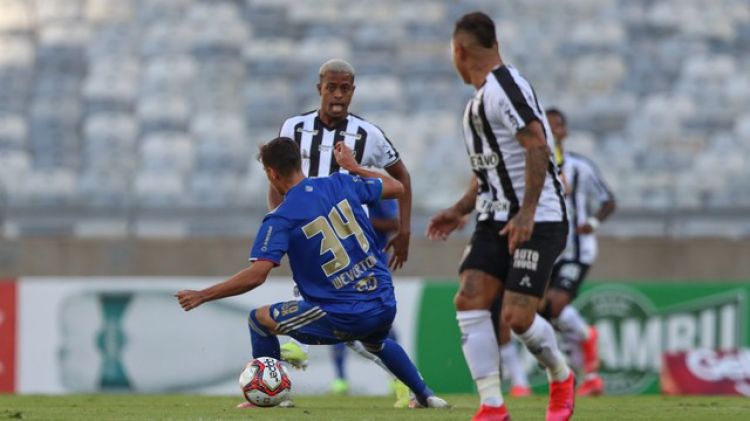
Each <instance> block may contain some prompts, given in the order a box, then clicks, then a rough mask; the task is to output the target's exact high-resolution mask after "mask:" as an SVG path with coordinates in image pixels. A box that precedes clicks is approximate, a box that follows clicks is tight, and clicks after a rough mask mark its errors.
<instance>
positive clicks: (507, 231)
mask: <svg viewBox="0 0 750 421" xmlns="http://www.w3.org/2000/svg"><path fill="white" fill-rule="evenodd" d="M533 231H534V214H533V213H529V212H524V211H523V210H522V211H520V212H518V213H517V214H516V216H514V217H513V218H511V219H510V221H508V223H507V224H505V227H503V229H502V230H500V235H507V236H508V252H509V253H510V255H511V256H512V255H513V253H515V252H516V249H517V248H518V247H520V246H521V245H522V244H523V243H525V242H527V241H529V239H530V238H531V233H532V232H533Z"/></svg>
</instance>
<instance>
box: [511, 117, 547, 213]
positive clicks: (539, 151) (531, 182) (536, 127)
mask: <svg viewBox="0 0 750 421" xmlns="http://www.w3.org/2000/svg"><path fill="white" fill-rule="evenodd" d="M541 130H543V129H542V128H541V124H539V123H538V122H532V123H530V124H529V125H528V126H526V127H524V128H523V129H522V130H521V131H519V132H518V133H517V134H516V136H517V138H518V140H519V141H520V142H521V145H523V147H524V148H526V173H525V181H526V186H525V190H524V195H523V203H522V205H521V206H522V207H523V208H524V209H528V210H532V211H534V210H536V206H537V204H538V203H539V196H540V195H541V193H542V188H543V187H544V180H545V179H546V177H547V166H548V165H549V156H550V150H549V146H547V142H546V141H545V139H544V134H543V133H542V132H541Z"/></svg>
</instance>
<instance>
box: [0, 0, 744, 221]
mask: <svg viewBox="0 0 750 421" xmlns="http://www.w3.org/2000/svg"><path fill="white" fill-rule="evenodd" d="M470 9H482V10H484V11H486V12H488V13H490V14H491V15H492V16H493V17H494V18H495V19H496V21H497V23H498V31H499V38H500V41H501V48H502V53H503V55H504V57H505V59H506V61H507V62H509V63H511V64H514V65H516V66H517V67H519V68H521V69H522V70H523V71H524V73H525V74H526V75H527V76H528V77H529V79H530V80H532V81H534V83H535V88H536V90H537V92H539V94H540V96H541V97H542V99H543V100H544V101H545V103H546V104H547V105H556V106H558V107H560V108H562V109H564V110H566V112H567V113H568V115H569V119H570V125H571V127H572V129H573V133H572V134H571V139H570V141H569V144H570V147H571V149H578V150H579V151H581V152H584V153H586V154H588V155H590V156H592V157H593V158H594V159H595V160H596V161H598V162H600V163H602V165H601V168H602V171H603V172H604V173H605V174H604V176H605V178H606V179H607V180H609V181H610V183H611V184H612V188H613V190H614V191H615V192H616V193H617V195H618V202H619V203H620V205H621V207H622V208H623V209H626V210H627V209H650V210H654V211H671V210H700V209H706V208H717V209H728V208H736V207H738V206H750V181H749V180H750V165H747V158H746V157H747V156H750V154H749V152H750V114H748V111H747V110H750V60H748V54H747V53H748V50H750V9H749V8H748V7H747V2H746V1H744V0H716V1H714V2H712V3H711V7H710V8H706V7H705V2H703V1H700V0H680V1H677V0H665V1H660V2H653V1H649V0H632V1H631V0H629V1H618V0H596V1H594V0H575V1H570V2H564V4H563V3H561V2H557V1H555V0H538V1H533V2H524V1H503V2H491V1H479V0H472V1H467V2H460V3H456V2H452V1H447V0H446V1H437V2H436V1H415V2H408V3H403V2H399V1H397V0H386V1H380V2H377V3H375V4H372V3H369V2H368V3H366V2H357V1H345V0H335V1H332V0H327V1H319V0H311V1H305V2H298V1H292V0H283V1H282V0H273V1H272V0H246V1H242V0H217V1H203V0H120V1H107V0H66V1H64V2H61V1H57V0H36V1H33V2H27V1H23V0H0V10H2V13H0V182H1V183H2V185H3V186H4V192H5V195H6V196H7V197H6V200H4V202H5V203H7V206H8V207H9V208H8V214H10V215H12V214H13V213H14V212H16V211H19V210H24V212H26V211H29V210H30V211H33V212H41V213H44V212H53V213H54V212H57V211H58V210H59V209H60V207H66V206H67V207H74V208H78V209H99V208H101V209H122V208H123V207H132V208H134V209H136V213H137V212H138V210H139V209H150V208H157V209H158V208H178V209H203V208H209V209H225V208H232V207H237V208H251V209H254V210H256V211H261V210H262V209H263V207H264V205H265V200H264V197H265V188H264V187H263V186H264V182H263V178H262V177H263V173H262V172H261V171H258V168H257V166H256V165H255V164H254V163H253V162H252V161H253V160H254V156H255V150H256V145H257V144H258V143H259V142H262V141H265V140H267V139H268V138H270V137H272V136H274V135H275V134H276V133H277V131H278V128H279V125H280V123H281V122H282V121H283V120H284V118H285V117H287V116H289V115H293V114H296V113H298V112H300V111H305V110H307V109H313V108H316V106H317V104H318V96H317V92H316V91H315V82H316V72H317V69H318V66H319V65H320V63H321V62H322V61H324V60H325V59H327V58H330V57H334V56H339V57H343V58H346V59H348V60H350V61H351V62H352V63H353V64H354V65H355V67H356V68H357V70H358V73H359V75H358V78H357V85H358V88H357V93H356V94H355V98H354V103H353V111H354V112H355V113H361V114H363V115H365V116H367V117H368V118H369V119H370V120H372V121H375V122H377V123H378V124H379V125H381V126H382V127H383V129H384V130H385V132H386V133H387V134H388V135H389V137H390V138H391V139H392V140H393V141H394V143H395V144H396V145H397V147H398V148H399V150H400V151H401V153H402V155H403V157H404V159H405V161H406V163H407V165H408V167H409V168H410V170H411V172H412V173H413V174H415V176H413V182H414V190H415V197H416V198H415V202H414V203H415V209H416V211H417V213H418V214H419V213H420V212H421V213H423V214H424V213H428V212H430V211H431V210H434V209H436V208H438V207H441V206H444V205H446V204H447V203H449V202H450V201H451V200H453V198H455V197H456V196H457V195H458V194H459V192H460V191H462V190H463V188H464V185H465V177H466V176H465V174H467V172H468V166H467V163H466V160H465V159H464V158H463V157H460V156H457V155H456V150H457V148H460V147H461V146H460V145H461V141H460V139H461V135H460V120H459V115H460V112H461V111H462V109H463V106H464V104H465V100H466V98H467V97H468V95H469V94H470V92H471V90H470V89H468V88H467V87H465V86H463V85H462V84H461V83H460V82H459V81H458V78H457V77H456V76H455V74H454V71H453V69H452V66H451V63H450V60H449V50H448V46H447V41H448V39H449V35H450V30H451V28H452V22H453V21H454V20H455V19H456V18H457V17H458V16H460V15H461V14H462V13H464V12H465V11H467V10H470ZM519 22H535V25H536V26H537V27H538V28H544V30H543V31H530V30H526V29H527V28H521V27H519V25H520V23H519ZM530 46H533V48H530ZM435 186H440V188H439V189H436V188H435Z"/></svg>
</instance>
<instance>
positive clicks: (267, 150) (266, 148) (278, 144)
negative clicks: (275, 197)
mask: <svg viewBox="0 0 750 421" xmlns="http://www.w3.org/2000/svg"><path fill="white" fill-rule="evenodd" d="M258 160H259V161H260V163H261V164H263V169H264V170H265V171H266V176H267V177H268V181H269V182H271V185H273V186H274V187H275V188H276V190H278V191H279V192H281V193H285V189H284V188H283V186H284V185H285V184H286V182H287V181H288V180H289V179H291V178H293V177H294V176H296V175H300V174H302V158H301V157H300V152H299V146H297V143H296V142H295V141H294V140H292V139H290V138H288V137H277V138H276V139H274V140H272V141H270V142H268V143H266V144H265V145H262V146H261V147H260V152H258Z"/></svg>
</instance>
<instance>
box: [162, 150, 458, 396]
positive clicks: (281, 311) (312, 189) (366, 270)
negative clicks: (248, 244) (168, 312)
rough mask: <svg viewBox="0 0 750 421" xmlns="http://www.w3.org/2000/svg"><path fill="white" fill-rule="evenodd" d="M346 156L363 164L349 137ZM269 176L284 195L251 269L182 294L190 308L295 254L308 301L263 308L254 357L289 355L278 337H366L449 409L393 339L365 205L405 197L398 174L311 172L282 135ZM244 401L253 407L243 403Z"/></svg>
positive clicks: (267, 158) (251, 283) (392, 305)
mask: <svg viewBox="0 0 750 421" xmlns="http://www.w3.org/2000/svg"><path fill="white" fill-rule="evenodd" d="M336 154H337V155H340V156H341V159H342V160H343V161H344V162H350V161H353V157H352V152H351V150H349V149H348V148H346V147H345V145H343V144H339V145H337V146H336ZM260 161H261V163H262V164H263V167H264V170H265V172H266V176H267V177H268V180H269V182H270V183H271V184H272V185H273V186H274V188H275V189H277V191H278V192H280V193H281V194H283V195H284V200H283V201H282V203H281V204H280V205H279V206H278V207H277V208H276V209H275V210H273V211H271V212H270V213H268V214H267V215H266V217H265V218H264V219H263V223H262V225H261V227H260V229H259V230H258V235H257V236H256V239H255V243H254V244H253V248H252V250H251V252H250V261H251V262H252V263H251V264H250V266H249V267H248V268H246V269H243V270H242V271H240V272H238V273H237V274H235V275H234V276H232V277H231V278H229V279H228V280H226V281H224V282H221V283H219V284H216V285H214V286H212V287H209V288H207V289H204V290H201V291H191V290H183V291H179V292H178V293H177V294H176V297H177V299H178V300H179V303H180V305H181V306H182V307H183V308H184V309H185V310H186V311H187V310H191V309H193V308H195V307H197V306H199V305H201V304H203V303H205V302H208V301H213V300H218V299H221V298H224V297H229V296H234V295H239V294H243V293H245V292H248V291H251V290H252V289H254V288H256V287H258V286H260V285H261V284H263V282H265V280H266V278H267V277H268V274H269V273H270V271H271V269H273V268H274V267H275V266H278V265H279V263H280V262H281V259H282V258H283V257H284V255H288V257H289V264H290V266H291V269H292V275H293V278H294V282H295V284H296V285H297V287H298V288H299V292H300V294H301V295H302V298H303V299H302V300H297V301H287V302H280V303H275V304H271V305H266V306H263V307H260V308H256V309H253V310H252V311H251V312H250V317H249V318H248V324H249V328H250V329H249V330H250V339H251V342H252V348H253V357H254V358H257V357H261V356H269V357H273V358H276V359H279V358H281V351H280V346H279V340H278V337H277V335H288V336H291V337H293V338H295V339H297V340H298V341H300V342H302V343H306V344H328V345H330V344H335V343H339V342H343V341H351V340H360V341H361V342H362V344H363V345H364V346H365V347H366V348H367V350H368V351H369V352H372V353H373V354H375V355H376V356H377V357H378V358H380V359H381V361H383V363H384V364H385V365H386V366H387V367H388V369H389V370H390V371H391V372H392V373H394V374H395V375H396V376H397V377H398V378H399V379H400V380H401V381H403V382H404V383H405V384H407V385H408V386H409V388H410V389H411V390H412V392H413V393H414V396H415V399H414V401H413V402H412V406H414V407H430V408H446V407H448V404H447V403H446V402H445V401H444V400H442V399H440V398H438V397H436V396H435V395H434V394H433V393H432V391H431V390H430V389H429V388H428V387H427V385H425V383H424V381H423V380H422V377H421V376H420V374H419V372H418V371H417V368H416V367H415V366H414V364H413V363H412V362H411V360H409V357H408V356H407V355H406V353H405V352H404V350H403V349H402V348H401V347H400V346H399V345H398V344H397V343H395V342H394V341H392V340H390V339H387V337H388V332H389V330H390V328H391V324H392V323H393V319H394V317H395V315H396V299H395V296H394V292H393V284H392V282H391V275H390V272H389V271H388V267H387V266H386V265H385V264H383V262H382V258H381V256H380V254H381V253H382V251H381V250H379V249H378V248H376V247H374V243H375V235H374V233H373V229H372V225H371V224H370V222H369V220H368V219H367V215H366V214H365V211H364V209H363V208H362V205H363V204H373V203H375V202H376V201H378V200H380V199H381V197H383V198H393V197H397V196H399V195H400V194H403V191H404V187H403V185H402V184H401V183H399V182H398V181H397V180H395V179H393V178H392V177H390V176H388V175H385V174H380V173H377V172H374V171H369V170H366V169H364V168H362V167H360V166H354V165H351V166H349V168H350V169H351V171H350V172H352V173H353V174H356V175H357V176H361V177H364V178H360V177H356V176H352V175H348V174H334V175H333V176H331V177H324V178H306V177H305V175H304V174H303V173H302V168H301V156H300V151H299V148H298V146H297V144H296V143H295V142H293V141H291V139H288V138H283V137H280V138H276V139H274V140H272V141H270V142H268V143H267V144H265V145H263V146H262V147H261V150H260ZM240 406H241V407H249V406H251V404H249V403H248V402H243V403H242V404H240Z"/></svg>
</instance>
